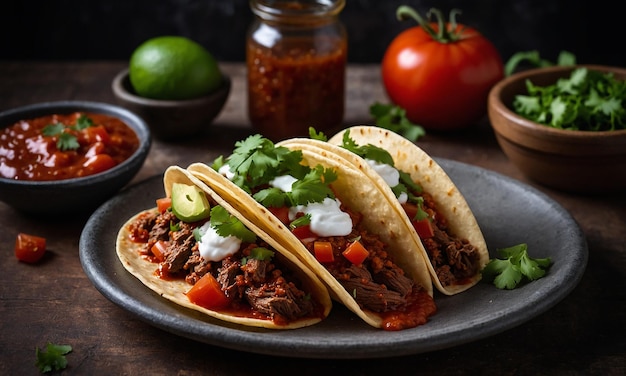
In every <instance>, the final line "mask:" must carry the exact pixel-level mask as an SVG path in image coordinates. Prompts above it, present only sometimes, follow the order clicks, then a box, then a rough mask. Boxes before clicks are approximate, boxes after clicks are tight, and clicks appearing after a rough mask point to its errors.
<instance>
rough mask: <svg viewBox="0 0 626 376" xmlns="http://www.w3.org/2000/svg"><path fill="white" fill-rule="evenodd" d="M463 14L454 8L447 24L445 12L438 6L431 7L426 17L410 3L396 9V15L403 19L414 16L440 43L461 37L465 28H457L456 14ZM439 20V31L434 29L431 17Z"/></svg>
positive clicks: (453, 40)
mask: <svg viewBox="0 0 626 376" xmlns="http://www.w3.org/2000/svg"><path fill="white" fill-rule="evenodd" d="M457 14H461V11H460V10H459V9H452V10H451V11H450V17H449V22H448V24H447V25H446V20H445V19H444V17H443V13H442V12H441V11H440V10H439V9H436V8H431V9H430V10H429V11H428V13H427V14H426V18H424V17H422V15H421V14H419V13H418V12H417V11H416V10H415V9H413V8H412V7H410V6H408V5H401V6H399V7H398V10H397V11H396V17H397V18H398V20H400V21H402V20H405V19H407V18H412V19H414V20H415V21H417V23H418V24H419V25H420V27H421V28H422V29H424V30H425V31H426V32H427V33H428V35H430V37H431V38H433V40H436V41H437V42H439V43H451V42H455V41H457V40H459V39H460V37H461V32H462V31H463V28H461V29H460V30H457V22H456V16H457ZM433 15H434V17H435V18H436V21H437V25H438V27H437V31H435V29H433V27H432V25H431V22H430V18H431V16H433Z"/></svg>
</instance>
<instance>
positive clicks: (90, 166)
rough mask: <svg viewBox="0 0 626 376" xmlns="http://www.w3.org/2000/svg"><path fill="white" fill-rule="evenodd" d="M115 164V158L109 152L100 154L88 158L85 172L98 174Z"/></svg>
mask: <svg viewBox="0 0 626 376" xmlns="http://www.w3.org/2000/svg"><path fill="white" fill-rule="evenodd" d="M113 166H115V160H113V158H111V156H110V155H108V154H98V155H94V156H93V157H90V158H88V159H87V160H86V161H85V163H83V167H84V168H85V174H86V175H91V174H97V173H99V172H102V171H106V170H108V169H110V168H112V167H113Z"/></svg>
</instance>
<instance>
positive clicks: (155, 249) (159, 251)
mask: <svg viewBox="0 0 626 376" xmlns="http://www.w3.org/2000/svg"><path fill="white" fill-rule="evenodd" d="M166 249H167V242H166V241H165V240H159V241H157V242H156V243H154V245H153V246H152V248H150V252H152V254H153V255H154V257H156V258H157V260H159V262H163V261H165V250H166Z"/></svg>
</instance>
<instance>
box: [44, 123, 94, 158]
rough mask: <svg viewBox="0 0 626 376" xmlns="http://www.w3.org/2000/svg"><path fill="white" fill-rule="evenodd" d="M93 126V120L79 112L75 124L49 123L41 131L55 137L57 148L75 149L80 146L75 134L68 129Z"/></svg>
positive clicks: (63, 149)
mask: <svg viewBox="0 0 626 376" xmlns="http://www.w3.org/2000/svg"><path fill="white" fill-rule="evenodd" d="M92 126H94V122H93V120H91V118H89V117H88V116H87V115H85V114H81V115H80V116H79V117H78V119H76V123H75V124H69V125H65V124H63V123H51V124H48V125H46V126H45V127H43V129H42V130H41V133H42V134H43V135H44V136H48V137H57V149H59V150H61V151H65V150H76V149H78V148H79V147H80V144H79V143H78V140H77V138H76V136H75V135H73V134H72V133H70V132H68V130H75V131H81V130H83V129H85V128H88V127H92Z"/></svg>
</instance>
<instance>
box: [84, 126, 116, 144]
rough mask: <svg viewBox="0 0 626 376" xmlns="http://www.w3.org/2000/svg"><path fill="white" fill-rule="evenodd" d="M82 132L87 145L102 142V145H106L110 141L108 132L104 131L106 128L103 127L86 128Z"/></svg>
mask: <svg viewBox="0 0 626 376" xmlns="http://www.w3.org/2000/svg"><path fill="white" fill-rule="evenodd" d="M82 132H83V134H84V136H85V141H86V142H87V143H88V144H94V143H96V142H102V143H103V144H105V145H107V144H108V143H109V142H110V140H111V136H110V135H109V132H108V131H107V130H106V128H105V127H104V126H103V125H98V126H95V127H87V128H85V129H83V130H82Z"/></svg>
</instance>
